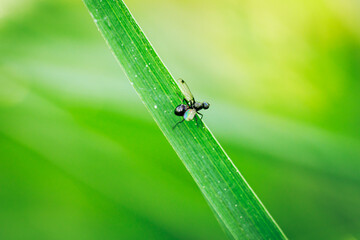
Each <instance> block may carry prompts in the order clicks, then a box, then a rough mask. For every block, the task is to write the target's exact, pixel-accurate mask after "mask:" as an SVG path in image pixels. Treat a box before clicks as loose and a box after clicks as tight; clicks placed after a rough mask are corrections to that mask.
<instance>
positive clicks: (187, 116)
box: [184, 108, 196, 121]
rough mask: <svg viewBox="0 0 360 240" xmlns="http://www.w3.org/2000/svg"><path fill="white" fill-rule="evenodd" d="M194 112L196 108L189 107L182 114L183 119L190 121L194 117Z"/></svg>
mask: <svg viewBox="0 0 360 240" xmlns="http://www.w3.org/2000/svg"><path fill="white" fill-rule="evenodd" d="M195 114H196V110H195V109H193V108H190V109H189V110H187V111H186V112H185V114H184V119H185V121H191V120H193V119H194V117H195Z"/></svg>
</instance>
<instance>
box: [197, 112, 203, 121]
mask: <svg viewBox="0 0 360 240" xmlns="http://www.w3.org/2000/svg"><path fill="white" fill-rule="evenodd" d="M197 114H199V115H200V119H201V120H202V119H203V117H204V115H202V113H199V112H198V113H197Z"/></svg>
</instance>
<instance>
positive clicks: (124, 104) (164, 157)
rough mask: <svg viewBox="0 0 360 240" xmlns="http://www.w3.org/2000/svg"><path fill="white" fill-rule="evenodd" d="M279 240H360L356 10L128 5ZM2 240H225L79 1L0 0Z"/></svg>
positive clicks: (200, 1)
mask: <svg viewBox="0 0 360 240" xmlns="http://www.w3.org/2000/svg"><path fill="white" fill-rule="evenodd" d="M126 3H127V5H128V7H129V8H130V10H131V11H132V13H133V15H134V16H135V18H136V19H137V21H138V22H139V24H140V26H141V27H142V29H143V30H144V31H145V33H146V35H147V36H148V38H149V39H150V41H151V43H152V44H153V45H154V47H155V49H156V50H157V52H158V53H159V55H160V57H161V58H162V60H163V61H164V62H165V64H166V65H167V67H168V68H169V70H170V72H171V73H172V74H173V75H174V77H175V78H179V77H181V78H184V79H185V80H186V81H187V82H188V84H189V85H190V88H191V89H192V91H193V93H194V94H195V96H197V98H198V99H200V100H201V99H202V100H206V101H209V102H210V103H211V109H210V110H208V111H206V114H205V122H206V123H207V125H208V126H209V127H210V129H211V130H212V131H213V133H214V135H215V136H216V137H217V138H218V140H219V141H220V143H221V144H222V146H223V147H224V149H225V150H226V151H227V153H228V154H229V156H230V157H231V158H232V159H233V161H234V163H235V164H236V166H237V167H238V168H239V169H240V171H241V172H242V174H243V175H244V177H245V178H246V179H247V181H248V182H249V184H250V185H251V186H252V188H253V189H254V191H255V192H256V193H257V195H258V196H259V197H260V199H261V200H262V202H263V203H264V204H265V206H266V207H267V209H268V210H269V212H270V213H271V214H272V216H273V217H274V218H275V220H276V221H277V222H278V224H279V225H280V226H281V227H282V229H283V231H284V232H285V233H286V234H287V236H288V237H289V238H290V239H345V240H352V239H360V127H359V124H360V14H359V12H360V3H359V1H356V0H345V1H343V0H327V1H322V0H320V1H295V2H294V1H288V2H284V1H276V0H269V1H265V0H241V1H235V0H222V1H217V0H211V1H210V0H206V1H205V0H192V1H184V0H181V1H180V0H178V1H165V0H153V1H141V0H127V1H126ZM0 239H225V234H224V233H223V232H222V230H221V228H220V227H219V225H218V223H217V221H216V219H215V217H214V216H213V214H212V212H211V210H210V209H209V207H208V206H207V204H206V201H205V200H204V199H203V197H202V195H201V193H200V191H199V190H198V189H197V186H196V185H195V183H194V182H193V180H192V179H191V177H190V175H189V174H188V173H187V171H186V169H185V167H184V166H183V165H182V163H181V161H180V160H179V159H178V157H177V156H176V154H175V152H174V151H173V149H172V148H171V146H170V145H169V143H168V142H167V141H166V139H165V138H164V136H163V134H162V133H161V131H160V130H159V129H158V127H157V126H156V124H155V123H154V121H153V120H152V119H151V117H150V114H149V113H148V112H147V110H146V109H145V107H144V106H143V104H142V103H141V101H140V99H139V98H138V96H137V95H136V93H135V91H134V90H133V89H132V86H131V85H130V83H129V81H128V80H127V79H126V77H125V75H124V73H123V72H122V70H121V68H120V67H119V66H118V64H117V62H116V60H115V58H114V57H113V56H112V54H111V52H110V50H109V49H108V47H107V46H106V44H105V41H104V40H103V39H102V37H101V35H100V33H99V32H98V31H97V29H96V27H95V24H94V23H93V20H92V19H91V17H90V15H89V13H88V12H87V9H86V8H85V6H84V5H83V3H82V2H81V1H73V0H51V1H46V0H16V1H14V0H0Z"/></svg>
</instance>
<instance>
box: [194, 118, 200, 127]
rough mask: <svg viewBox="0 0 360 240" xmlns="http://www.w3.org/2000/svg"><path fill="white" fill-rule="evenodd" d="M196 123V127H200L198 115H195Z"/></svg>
mask: <svg viewBox="0 0 360 240" xmlns="http://www.w3.org/2000/svg"><path fill="white" fill-rule="evenodd" d="M195 121H196V126H197V127H199V123H198V118H197V116H196V115H195Z"/></svg>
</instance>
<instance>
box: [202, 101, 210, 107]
mask: <svg viewBox="0 0 360 240" xmlns="http://www.w3.org/2000/svg"><path fill="white" fill-rule="evenodd" d="M202 107H203V108H204V109H208V108H209V107H210V104H209V103H207V102H203V103H202Z"/></svg>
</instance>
